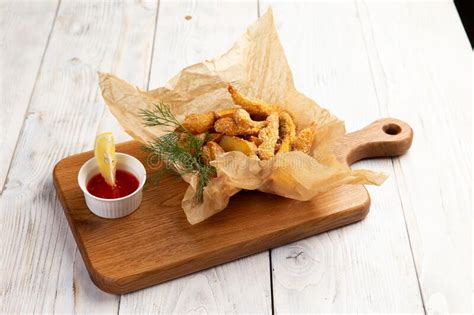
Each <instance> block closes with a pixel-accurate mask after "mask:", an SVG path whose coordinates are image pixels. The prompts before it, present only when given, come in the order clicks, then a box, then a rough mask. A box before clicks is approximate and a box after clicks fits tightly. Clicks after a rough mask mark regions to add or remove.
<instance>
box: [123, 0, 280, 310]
mask: <svg viewBox="0 0 474 315" xmlns="http://www.w3.org/2000/svg"><path fill="white" fill-rule="evenodd" d="M256 18H257V2H256V1H246V2H243V3H242V2H234V3H232V2H228V1H226V2H222V1H201V2H196V1H180V2H176V1H160V8H159V16H158V24H157V30H156V39H155V49H154V54H153V63H152V68H151V79H150V84H149V87H150V89H151V88H156V87H158V86H161V85H163V84H165V83H166V81H167V80H168V79H170V78H171V77H172V76H174V75H175V74H176V73H178V72H179V71H180V70H181V69H182V68H184V67H186V66H188V65H191V64H193V63H196V62H200V61H202V60H205V59H211V58H214V57H215V56H217V55H219V54H222V53H224V52H225V51H226V50H227V49H229V48H230V47H231V45H232V44H233V43H234V42H235V41H236V40H237V39H238V38H239V36H240V35H241V34H243V33H244V32H245V29H246V27H247V26H248V25H249V24H251V23H252V22H253V21H254V20H255V19H256ZM191 311H192V312H195V311H199V312H208V313H225V312H230V313H248V312H256V313H271V288H270V268H269V259H268V252H264V253H261V254H258V255H254V256H250V257H247V258H244V259H241V260H238V261H235V262H231V263H228V264H225V265H222V266H218V267H215V268H211V269H208V270H205V271H202V272H199V273H196V274H193V275H190V276H187V277H184V278H180V279H177V280H173V281H169V282H167V283H164V284H161V285H158V286H155V287H152V288H149V289H146V290H141V291H138V292H135V293H131V294H127V295H123V296H122V298H121V302H120V312H121V313H125V314H126V313H131V312H141V313H152V312H163V313H188V312H191Z"/></svg>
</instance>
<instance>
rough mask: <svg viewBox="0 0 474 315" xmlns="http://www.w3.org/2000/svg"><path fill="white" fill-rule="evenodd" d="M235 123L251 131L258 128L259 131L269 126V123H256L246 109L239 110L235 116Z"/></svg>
mask: <svg viewBox="0 0 474 315" xmlns="http://www.w3.org/2000/svg"><path fill="white" fill-rule="evenodd" d="M233 118H234V121H235V122H236V123H237V125H238V126H239V127H240V128H243V129H251V128H257V129H258V130H260V129H262V128H264V127H266V126H267V125H268V122H267V121H254V120H252V118H250V114H249V113H248V112H247V111H246V110H245V109H241V108H239V109H237V110H236V111H235V112H234V115H233Z"/></svg>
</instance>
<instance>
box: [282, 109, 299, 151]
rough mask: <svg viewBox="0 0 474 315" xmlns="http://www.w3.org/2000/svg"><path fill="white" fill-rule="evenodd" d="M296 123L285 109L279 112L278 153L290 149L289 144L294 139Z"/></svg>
mask: <svg viewBox="0 0 474 315" xmlns="http://www.w3.org/2000/svg"><path fill="white" fill-rule="evenodd" d="M295 137H296V125H295V123H294V121H293V118H291V115H290V114H289V113H288V112H286V111H281V112H280V138H281V145H280V148H279V149H278V153H285V152H289V151H291V145H292V144H293V141H295Z"/></svg>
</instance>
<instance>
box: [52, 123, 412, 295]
mask: <svg viewBox="0 0 474 315" xmlns="http://www.w3.org/2000/svg"><path fill="white" fill-rule="evenodd" d="M387 126H392V127H393V128H396V129H397V131H398V132H397V133H396V134H389V133H387V128H386V127H387ZM412 137H413V133H412V131H411V128H410V127H409V126H408V125H406V124H405V123H403V122H401V121H398V120H394V119H385V120H380V121H377V122H375V123H373V124H372V125H370V126H368V127H367V128H365V129H363V130H360V131H358V132H356V133H352V134H348V135H345V136H344V137H342V139H341V141H340V144H339V145H340V146H341V145H342V146H344V147H345V148H344V149H337V150H336V152H338V153H339V155H338V158H339V159H340V160H341V161H347V160H348V159H351V160H352V161H355V159H356V158H357V159H363V158H370V157H374V156H376V157H379V156H390V155H391V154H393V153H395V154H397V155H400V154H403V153H405V152H406V151H407V150H408V148H409V147H410V144H411V141H412ZM117 151H118V152H123V153H127V154H130V155H132V156H135V157H136V158H138V159H139V160H140V161H141V162H142V163H143V164H144V165H145V167H146V169H147V174H148V177H151V178H152V177H153V173H156V172H157V171H158V170H157V168H156V166H155V168H153V167H154V165H153V163H150V156H149V153H146V152H144V151H143V150H142V149H141V145H140V144H139V143H138V142H135V141H132V142H126V143H124V144H120V145H117ZM91 157H93V152H86V153H82V154H79V155H74V156H71V157H68V158H66V159H64V160H62V161H60V162H59V163H58V164H57V165H56V167H55V168H54V183H55V186H56V190H57V192H58V196H59V198H60V200H61V203H62V204H63V207H64V212H65V214H66V217H67V219H68V222H69V225H70V227H71V230H72V232H73V234H74V237H75V239H76V242H77V244H78V246H79V249H80V251H81V254H82V257H83V258H84V261H85V263H86V266H87V268H88V270H89V273H90V275H91V278H92V279H93V281H94V282H95V283H96V284H97V286H98V287H100V288H101V289H103V290H104V291H107V292H111V293H127V292H130V291H135V290H138V289H142V288H145V287H148V286H151V285H154V284H157V283H160V282H164V281H167V280H170V279H173V278H176V277H180V276H183V275H186V274H189V273H192V272H196V271H200V270H203V269H207V268H209V267H213V266H215V265H218V264H221V263H225V262H228V261H231V260H235V259H237V258H240V257H245V256H248V255H251V254H255V253H258V252H261V251H263V250H267V249H269V248H273V247H276V246H280V245H283V244H286V243H289V242H292V241H295V240H298V239H301V238H305V237H308V236H310V235H313V234H317V233H321V232H325V231H328V230H331V229H333V228H336V227H340V226H343V225H346V224H350V223H353V222H356V221H359V220H361V219H363V218H364V217H365V215H366V214H367V212H368V209H369V205H370V198H369V195H368V193H367V191H366V190H365V189H364V187H363V186H360V185H358V186H342V187H340V188H337V189H335V190H333V191H330V192H327V193H325V194H322V195H320V196H318V197H316V198H314V199H313V200H311V201H308V202H301V201H296V200H291V199H286V198H281V197H277V196H274V195H270V194H264V193H260V192H255V191H247V192H245V193H240V194H239V195H237V196H236V197H235V198H232V200H231V202H230V203H229V205H228V207H227V208H226V210H225V211H223V212H221V213H219V214H217V215H215V216H213V217H211V218H209V219H208V220H206V221H205V222H202V223H200V224H196V225H190V224H189V223H188V222H187V220H186V217H185V214H184V212H183V211H182V209H181V199H182V196H183V195H184V191H185V190H186V188H187V183H185V182H183V181H181V180H180V179H179V177H176V176H172V175H171V176H168V177H165V178H164V179H162V180H161V182H160V184H159V185H158V186H156V184H154V183H151V184H150V182H148V183H147V184H145V187H144V189H143V195H144V199H143V202H142V204H141V206H140V208H139V209H138V210H137V211H135V212H134V213H132V214H131V215H129V216H127V217H124V218H121V219H117V220H107V219H103V218H100V217H97V216H95V215H93V214H92V213H91V212H90V211H89V210H88V209H87V206H86V204H85V201H84V197H83V193H82V191H81V190H80V188H79V186H78V184H77V181H76V180H75V179H76V178H77V174H78V172H79V169H80V167H81V166H82V165H83V164H84V163H85V162H86V161H87V160H88V159H90V158H91ZM118 167H120V166H118Z"/></svg>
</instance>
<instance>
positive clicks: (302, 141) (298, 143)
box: [293, 124, 316, 154]
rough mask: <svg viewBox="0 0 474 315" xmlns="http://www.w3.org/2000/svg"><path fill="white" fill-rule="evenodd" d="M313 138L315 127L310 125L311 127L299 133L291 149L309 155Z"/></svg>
mask: <svg viewBox="0 0 474 315" xmlns="http://www.w3.org/2000/svg"><path fill="white" fill-rule="evenodd" d="M315 136H316V125H315V124H312V125H311V126H309V127H306V128H305V129H303V130H301V131H300V132H299V134H298V137H297V138H296V140H295V142H294V143H293V149H294V150H296V151H301V152H304V153H306V154H309V153H310V152H311V147H312V146H313V141H314V137H315Z"/></svg>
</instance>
